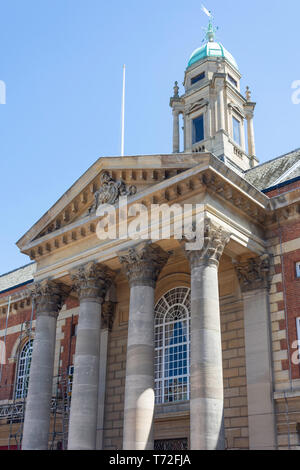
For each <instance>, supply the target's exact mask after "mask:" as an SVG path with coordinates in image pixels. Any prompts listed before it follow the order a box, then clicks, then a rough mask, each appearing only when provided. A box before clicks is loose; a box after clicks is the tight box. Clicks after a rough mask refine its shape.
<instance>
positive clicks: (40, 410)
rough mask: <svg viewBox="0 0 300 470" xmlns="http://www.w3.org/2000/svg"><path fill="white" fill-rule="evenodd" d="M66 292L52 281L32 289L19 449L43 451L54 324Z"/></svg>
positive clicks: (46, 431) (49, 397) (48, 405)
mask: <svg viewBox="0 0 300 470" xmlns="http://www.w3.org/2000/svg"><path fill="white" fill-rule="evenodd" d="M66 295H67V292H66V291H65V290H64V288H63V286H62V285H59V284H56V283H55V282H53V281H49V280H46V281H42V282H40V283H37V284H35V285H34V287H33V289H32V296H33V300H34V302H35V305H36V329H35V339H34V343H33V354H32V362H31V367H30V378H29V388H28V396H27V401H26V410H25V420H24V429H23V441H22V449H23V450H47V449H48V439H49V426H50V412H51V397H52V383H53V368H54V352H55V339H56V322H57V317H58V313H59V311H60V309H61V307H62V305H63V302H64V299H65V297H66Z"/></svg>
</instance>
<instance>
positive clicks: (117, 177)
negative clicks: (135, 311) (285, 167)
mask: <svg viewBox="0 0 300 470" xmlns="http://www.w3.org/2000/svg"><path fill="white" fill-rule="evenodd" d="M205 192H209V193H211V194H212V195H213V197H217V198H219V199H220V198H221V199H223V200H224V201H226V203H230V204H231V205H232V206H234V208H235V210H239V211H240V212H242V213H243V214H244V215H245V216H247V217H250V218H251V219H253V218H254V219H255V220H256V221H257V223H258V224H263V223H264V221H265V218H266V209H267V208H268V206H269V204H270V202H269V199H268V198H267V196H265V195H264V194H262V193H261V192H259V191H257V190H256V189H255V188H253V187H251V185H249V183H247V182H246V181H245V180H244V179H243V178H242V177H241V176H239V175H237V174H236V173H235V172H233V171H232V170H230V169H229V167H228V166H226V165H225V164H224V163H223V162H221V161H220V160H219V159H218V158H217V157H214V156H213V155H211V154H208V153H203V154H196V155H195V154H172V155H160V156H149V157H146V156H145V157H125V158H103V159H101V160H100V161H98V162H96V164H95V165H93V167H91V168H90V169H89V170H88V171H87V172H86V173H85V174H84V175H83V176H82V177H81V178H80V179H79V180H78V181H77V182H76V183H75V184H74V185H73V186H72V187H71V188H70V189H69V190H68V191H67V192H66V193H65V194H64V195H63V196H62V198H61V199H59V201H58V202H57V203H56V204H55V205H54V206H53V207H52V208H51V209H50V210H49V211H48V212H47V213H46V214H45V215H44V216H43V217H42V218H41V219H40V220H39V221H38V222H37V223H36V224H35V225H34V226H33V227H32V228H31V229H30V230H29V231H28V232H27V233H26V234H25V235H24V236H23V237H22V238H21V240H19V242H18V243H17V245H18V247H19V248H20V250H21V251H22V252H23V253H26V254H28V255H29V256H30V257H31V259H34V260H38V259H40V258H44V257H46V256H48V255H50V254H53V253H54V252H57V251H58V250H62V249H64V248H65V247H66V246H68V247H71V246H73V245H74V244H77V243H85V245H84V246H86V247H87V246H89V241H88V239H89V238H90V239H91V240H92V239H95V237H96V233H95V232H96V227H97V223H98V221H99V217H98V216H97V213H96V212H97V206H98V204H100V203H108V204H117V202H118V199H119V197H120V196H125V195H126V196H128V204H129V205H130V204H133V203H135V202H137V203H142V204H144V205H145V206H146V207H150V206H151V204H165V203H166V204H172V203H177V202H179V203H180V201H184V200H185V199H186V198H190V197H195V196H196V195H197V194H200V193H205ZM91 243H93V242H92V241H91Z"/></svg>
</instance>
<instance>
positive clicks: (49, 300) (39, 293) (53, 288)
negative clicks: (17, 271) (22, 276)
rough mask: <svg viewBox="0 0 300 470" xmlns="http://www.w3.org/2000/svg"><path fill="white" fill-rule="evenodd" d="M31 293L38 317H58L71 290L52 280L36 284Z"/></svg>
mask: <svg viewBox="0 0 300 470" xmlns="http://www.w3.org/2000/svg"><path fill="white" fill-rule="evenodd" d="M30 291H31V296H32V299H33V302H34V303H35V306H36V311H37V315H52V316H57V315H58V313H59V311H60V310H61V308H62V306H63V304H64V302H65V300H66V298H67V297H68V295H69V293H70V288H68V287H67V286H65V285H63V284H59V283H56V282H54V281H52V280H44V281H41V282H37V283H35V284H34V285H33V286H32V287H31V288H30Z"/></svg>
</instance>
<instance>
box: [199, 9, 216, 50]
mask: <svg viewBox="0 0 300 470" xmlns="http://www.w3.org/2000/svg"><path fill="white" fill-rule="evenodd" d="M201 8H202V11H203V12H204V13H205V14H206V16H208V18H209V23H208V26H207V28H206V29H205V38H206V40H207V41H208V42H214V40H215V33H216V29H218V28H216V29H215V27H214V25H213V19H214V17H213V15H212V13H211V11H209V10H208V9H207V8H205V6H204V5H202V6H201Z"/></svg>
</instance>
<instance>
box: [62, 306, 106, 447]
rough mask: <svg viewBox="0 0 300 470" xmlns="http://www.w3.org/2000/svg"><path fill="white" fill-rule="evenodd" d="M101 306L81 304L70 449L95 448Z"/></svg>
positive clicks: (73, 388) (71, 414) (70, 427)
mask: <svg viewBox="0 0 300 470" xmlns="http://www.w3.org/2000/svg"><path fill="white" fill-rule="evenodd" d="M100 321H101V304H100V301H99V300H97V299H95V300H92V299H84V300H81V302H80V311H79V321H78V327H77V339H76V353H75V363H74V381H73V387H72V402H71V413H70V426H69V443H68V449H74V450H93V449H95V448H96V426H97V407H98V382H99V356H100V355H99V352H100Z"/></svg>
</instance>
